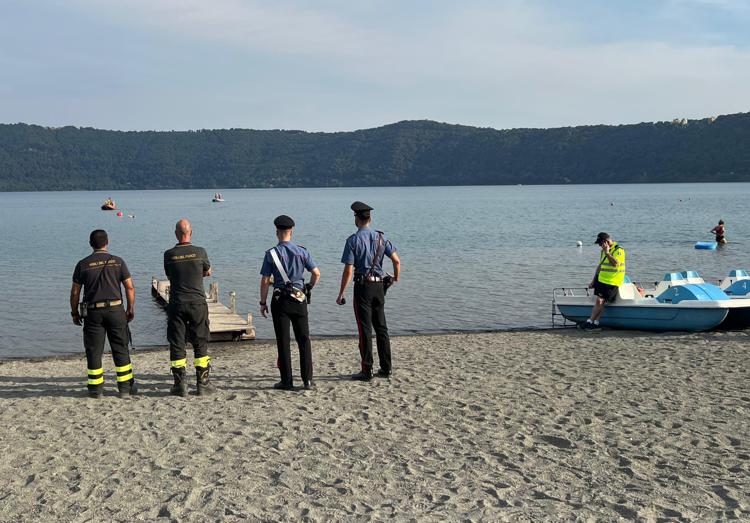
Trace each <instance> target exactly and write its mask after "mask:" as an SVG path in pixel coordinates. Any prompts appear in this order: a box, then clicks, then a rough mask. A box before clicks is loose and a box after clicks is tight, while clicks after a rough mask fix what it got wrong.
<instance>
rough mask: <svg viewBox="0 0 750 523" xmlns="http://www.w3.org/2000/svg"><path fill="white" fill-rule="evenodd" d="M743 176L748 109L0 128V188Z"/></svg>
mask: <svg viewBox="0 0 750 523" xmlns="http://www.w3.org/2000/svg"><path fill="white" fill-rule="evenodd" d="M709 181H750V113H742V114H735V115H728V116H720V117H718V118H716V119H713V118H712V119H703V120H690V121H689V122H687V123H685V121H682V122H673V123H672V122H660V123H642V124H637V125H620V126H604V125H597V126H583V127H568V128H558V129H512V130H502V131H498V130H495V129H484V128H476V127H466V126H461V125H448V124H441V123H436V122H431V121H407V122H399V123H396V124H392V125H386V126H384V127H379V128H376V129H367V130H362V131H354V132H339V133H308V132H302V131H255V130H244V129H230V130H208V131H207V130H203V131H190V132H152V131H144V132H121V131H103V130H97V129H91V128H76V127H63V128H54V129H53V128H48V127H40V126H36V125H26V124H14V125H0V190H3V191H21V190H24V191H27V190H87V189H91V190H93V189H177V188H179V189H186V188H211V189H213V188H231V187H301V186H305V187H334V186H368V185H378V186H389V185H483V184H492V185H496V184H519V183H520V184H558V183H615V182H633V183H640V182H709Z"/></svg>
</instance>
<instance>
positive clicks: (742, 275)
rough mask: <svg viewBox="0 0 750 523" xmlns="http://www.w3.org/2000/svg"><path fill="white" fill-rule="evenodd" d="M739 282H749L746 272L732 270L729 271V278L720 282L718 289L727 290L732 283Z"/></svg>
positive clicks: (749, 277)
mask: <svg viewBox="0 0 750 523" xmlns="http://www.w3.org/2000/svg"><path fill="white" fill-rule="evenodd" d="M740 280H750V276H748V274H747V271H745V270H743V269H734V270H731V271H729V276H727V277H726V278H724V279H723V280H721V283H720V284H719V287H720V288H721V289H727V288H729V287H731V286H732V284H733V283H735V282H738V281H740Z"/></svg>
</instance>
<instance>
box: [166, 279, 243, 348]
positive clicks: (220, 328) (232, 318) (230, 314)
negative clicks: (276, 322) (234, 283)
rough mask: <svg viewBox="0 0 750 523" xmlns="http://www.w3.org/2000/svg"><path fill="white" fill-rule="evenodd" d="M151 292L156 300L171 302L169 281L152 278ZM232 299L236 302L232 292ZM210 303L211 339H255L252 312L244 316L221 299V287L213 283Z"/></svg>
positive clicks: (207, 299)
mask: <svg viewBox="0 0 750 523" xmlns="http://www.w3.org/2000/svg"><path fill="white" fill-rule="evenodd" d="M151 294H152V295H153V296H154V298H156V301H157V302H158V303H159V304H160V305H162V306H163V307H166V306H167V305H168V304H169V281H166V280H158V279H157V278H152V279H151ZM230 299H231V300H232V302H234V293H230ZM206 303H207V304H208V321H209V326H208V327H209V330H210V332H211V338H210V341H243V340H253V339H255V327H253V317H252V315H251V314H248V315H247V318H243V317H242V316H240V315H239V314H237V313H236V312H234V311H233V310H232V309H233V308H234V303H232V308H229V307H227V306H226V305H224V304H223V303H221V302H220V301H219V287H218V285H217V284H216V283H212V284H211V285H210V287H209V292H208V295H207V296H206Z"/></svg>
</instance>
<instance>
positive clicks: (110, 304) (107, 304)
mask: <svg viewBox="0 0 750 523" xmlns="http://www.w3.org/2000/svg"><path fill="white" fill-rule="evenodd" d="M117 305H122V300H105V301H95V302H94V303H89V305H88V307H87V308H88V309H104V308H106V307H115V306H117Z"/></svg>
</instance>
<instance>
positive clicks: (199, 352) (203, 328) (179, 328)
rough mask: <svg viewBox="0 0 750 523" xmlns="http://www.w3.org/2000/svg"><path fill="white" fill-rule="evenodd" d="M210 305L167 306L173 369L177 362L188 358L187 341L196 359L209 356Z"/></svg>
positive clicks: (185, 304) (175, 304)
mask: <svg viewBox="0 0 750 523" xmlns="http://www.w3.org/2000/svg"><path fill="white" fill-rule="evenodd" d="M208 336H209V330H208V304H207V303H206V302H204V301H203V302H195V303H174V304H172V303H170V304H169V305H168V306H167V341H169V359H170V360H172V362H173V365H172V366H173V367H184V366H185V364H184V362H183V363H182V365H174V362H175V361H180V360H184V359H185V357H186V352H185V344H186V342H187V341H189V342H190V344H191V345H192V346H193V352H194V357H195V359H198V358H204V357H206V356H207V355H208Z"/></svg>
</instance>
